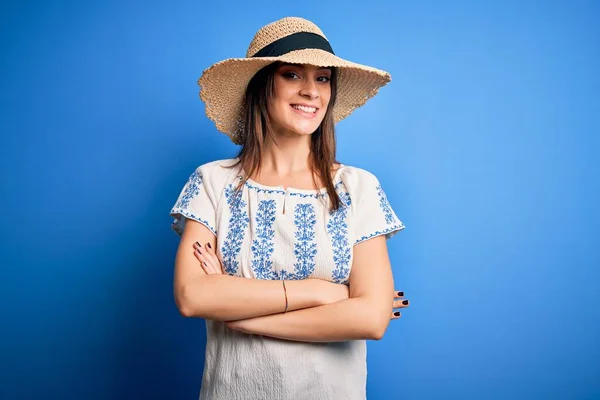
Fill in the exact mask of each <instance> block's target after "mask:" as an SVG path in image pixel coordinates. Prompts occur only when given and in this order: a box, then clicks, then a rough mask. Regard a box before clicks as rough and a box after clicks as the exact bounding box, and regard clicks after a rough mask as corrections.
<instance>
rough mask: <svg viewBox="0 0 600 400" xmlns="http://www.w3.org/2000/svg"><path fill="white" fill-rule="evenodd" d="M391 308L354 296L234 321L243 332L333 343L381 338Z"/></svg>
mask: <svg viewBox="0 0 600 400" xmlns="http://www.w3.org/2000/svg"><path fill="white" fill-rule="evenodd" d="M390 313H391V307H389V310H388V307H387V306H385V307H382V305H381V302H378V301H376V300H375V301H372V300H370V299H368V298H363V297H356V298H350V299H346V300H342V301H338V302H336V303H332V304H327V305H323V306H319V307H313V308H309V309H304V310H299V311H293V312H288V313H285V314H277V315H270V316H263V317H258V318H252V319H247V320H243V321H236V322H233V323H232V324H231V325H230V326H231V327H232V328H233V329H238V330H241V331H242V332H245V333H251V334H257V335H264V336H271V337H275V338H279V339H285V340H293V341H305V342H336V341H346V340H360V339H372V340H379V339H381V337H383V334H384V332H385V330H386V329H387V326H388V324H389V315H390Z"/></svg>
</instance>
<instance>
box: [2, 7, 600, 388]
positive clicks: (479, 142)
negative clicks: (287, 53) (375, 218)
mask: <svg viewBox="0 0 600 400" xmlns="http://www.w3.org/2000/svg"><path fill="white" fill-rule="evenodd" d="M494 3H495V4H492V2H480V1H459V2H441V1H440V2H431V1H402V2H395V1H388V2H375V3H372V4H371V5H367V3H365V2H362V3H351V2H348V1H341V0H336V1H329V2H322V1H308V0H306V1H303V2H301V3H296V2H266V1H262V2H261V1H254V2H231V1H230V2H228V3H227V4H219V2H200V1H196V2H192V1H187V2H186V1H180V2H171V3H167V2H158V1H150V2H143V3H142V2H134V1H118V2H117V1H103V2H74V1H73V2H68V1H55V2H39V1H38V2H35V1H28V2H17V1H14V2H3V3H2V6H1V9H0V15H1V17H0V43H1V54H2V59H3V61H2V64H1V67H0V72H1V77H0V85H1V96H0V99H1V100H0V101H1V108H0V110H1V113H2V119H1V126H0V129H1V150H0V151H1V154H0V155H1V157H0V159H1V161H0V162H1V171H2V175H1V179H2V196H1V200H0V201H1V206H2V209H3V210H4V212H3V213H2V218H1V221H2V222H1V226H2V231H1V235H2V236H1V244H0V245H1V246H2V248H1V254H0V257H1V258H0V265H1V268H2V279H1V280H0V304H2V306H1V308H0V312H1V315H0V317H1V319H0V321H1V322H0V324H1V328H0V334H1V340H0V360H2V362H1V363H0V368H1V369H2V371H1V374H0V398H2V399H17V398H18V399H21V398H23V399H24V398H61V399H109V398H110V399H117V398H118V399H124V398H128V399H132V398H147V399H166V398H169V399H185V398H196V397H197V393H198V389H199V386H200V379H201V373H202V368H203V355H204V354H203V349H204V339H205V336H204V325H203V322H202V321H201V320H197V319H196V320H192V319H185V318H183V317H181V316H180V315H179V314H178V312H177V309H176V307H175V304H174V302H173V295H172V288H171V282H172V268H173V258H174V255H175V250H176V246H177V243H178V238H177V236H176V235H175V234H174V233H173V232H172V231H171V230H170V223H171V219H170V218H169V216H168V212H169V210H170V208H171V206H172V205H173V204H174V202H175V200H176V197H177V196H178V194H179V191H180V190H181V188H182V187H183V184H184V183H185V180H186V179H187V177H188V176H189V174H190V173H191V172H192V171H193V169H194V168H195V167H196V166H198V165H200V164H202V163H204V162H207V161H211V160H215V159H220V158H228V157H231V156H233V155H234V154H235V151H236V150H237V147H236V146H234V145H233V144H231V143H230V142H229V141H228V139H227V137H226V136H225V135H223V134H221V133H218V132H217V131H216V129H215V128H214V125H213V124H212V123H211V122H210V121H209V120H208V119H207V118H206V117H205V116H204V108H203V104H202V102H201V101H200V100H199V98H198V87H197V85H196V80H197V79H198V78H199V76H200V74H201V73H202V70H203V69H204V68H207V67H208V66H209V65H210V64H212V63H213V62H216V61H219V60H221V59H224V58H228V57H237V56H243V55H244V54H245V51H246V48H247V46H248V44H249V42H250V40H251V38H252V36H253V35H254V33H255V32H256V30H257V29H258V28H260V27H261V26H262V25H264V24H266V23H268V22H271V21H274V20H276V19H279V18H281V17H284V16H289V15H292V16H302V17H305V18H309V19H311V20H313V21H315V22H316V23H317V24H318V25H319V26H320V27H321V28H322V29H323V30H324V32H325V34H326V35H327V36H328V37H329V39H330V40H331V42H332V44H333V47H334V50H335V51H336V53H337V54H338V55H340V56H342V57H344V58H347V59H350V60H354V61H357V62H360V63H364V64H369V65H374V66H377V67H380V68H382V69H386V70H388V71H390V72H391V74H392V77H393V80H392V82H391V83H390V84H389V85H388V86H386V87H385V88H383V89H382V90H381V92H380V94H379V95H378V96H377V97H376V98H374V99H373V100H371V101H370V102H369V103H368V104H367V105H366V106H365V107H363V108H361V109H359V110H358V111H356V112H355V113H354V114H353V115H352V116H351V117H350V118H349V119H347V120H345V121H343V122H341V123H340V124H339V125H338V133H339V152H338V155H339V158H340V160H341V161H342V162H344V163H346V164H352V165H356V166H360V167H363V168H367V169H369V170H370V171H372V172H373V173H375V174H376V175H377V176H378V177H379V178H380V180H381V181H382V183H383V185H384V188H385V189H386V191H387V193H388V197H389V199H390V201H391V203H392V205H393V207H394V209H395V210H396V212H397V214H398V216H399V217H400V218H401V219H402V220H403V222H404V223H405V224H406V227H407V228H406V230H405V231H403V232H402V233H400V234H399V235H397V236H396V237H394V238H393V239H392V240H391V241H390V242H389V245H390V255H391V258H392V262H393V269H394V275H395V281H396V287H397V289H400V290H405V291H406V292H407V297H408V298H409V299H410V300H411V301H412V305H411V307H410V308H409V309H407V310H405V311H404V313H403V317H402V318H401V319H400V320H398V321H393V322H392V323H391V326H390V328H389V330H388V332H387V334H386V336H385V337H384V339H383V340H381V341H379V342H369V356H368V361H369V380H368V395H369V399H391V398H400V399H506V398H509V399H596V398H600V312H599V307H598V303H599V302H600V268H599V267H600V250H599V249H600V233H599V230H598V227H599V226H600V211H599V209H598V204H599V201H598V193H599V189H600V188H599V180H600V179H599V173H600V162H599V161H598V154H597V152H598V150H600V136H599V133H600V132H599V131H600V129H599V128H600V100H599V94H598V93H599V91H600V74H598V71H600V25H599V24H598V17H599V16H600V6H599V5H598V4H599V3H597V2H594V1H571V2H569V1H562V2H559V1H550V2H541V1H539V2H532V1H527V2H523V1H503V2H494Z"/></svg>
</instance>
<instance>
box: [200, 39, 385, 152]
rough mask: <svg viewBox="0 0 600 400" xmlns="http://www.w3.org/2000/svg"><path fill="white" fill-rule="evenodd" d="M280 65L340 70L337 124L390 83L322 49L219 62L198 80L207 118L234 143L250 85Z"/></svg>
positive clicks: (379, 73) (335, 112) (376, 71)
mask: <svg viewBox="0 0 600 400" xmlns="http://www.w3.org/2000/svg"><path fill="white" fill-rule="evenodd" d="M277 61H279V62H285V63H290V64H309V65H314V66H318V67H336V68H337V69H338V76H337V78H338V81H337V98H336V103H335V106H334V108H333V118H334V121H335V122H336V123H337V122H339V121H341V120H342V119H344V118H346V117H347V116H349V115H350V114H351V113H352V112H353V111H354V110H355V109H357V108H358V107H361V106H363V105H364V104H365V103H366V102H367V100H369V99H370V98H371V97H373V96H375V95H376V94H377V92H378V91H379V89H380V88H381V87H382V86H385V85H386V84H387V83H389V82H390V81H391V76H390V74H389V73H387V72H386V71H383V70H380V69H377V68H373V67H369V66H366V65H361V64H357V63H354V62H351V61H347V60H344V59H342V58H340V57H338V56H336V55H334V54H331V53H329V52H326V51H323V50H319V49H304V50H295V51H292V52H289V53H287V54H284V55H282V56H280V57H264V58H230V59H227V60H223V61H220V62H218V63H216V64H214V65H212V66H211V67H209V68H208V69H206V70H205V71H204V72H203V74H202V76H201V77H200V79H198V85H199V86H200V98H201V99H202V101H203V102H204V103H205V106H206V107H205V112H206V116H207V117H208V118H210V119H211V120H212V121H213V122H214V123H215V125H216V126H217V129H218V130H219V131H221V132H223V133H225V134H227V135H228V136H229V137H230V138H231V140H232V141H233V142H234V143H236V144H241V143H242V142H243V138H242V137H241V134H240V132H239V127H240V123H241V121H240V117H241V115H242V113H243V100H244V93H245V91H246V86H247V85H248V82H249V81H250V79H252V77H253V76H254V75H255V74H256V73H257V72H258V71H259V70H261V69H262V68H264V67H266V66H267V65H269V64H271V63H273V62H277Z"/></svg>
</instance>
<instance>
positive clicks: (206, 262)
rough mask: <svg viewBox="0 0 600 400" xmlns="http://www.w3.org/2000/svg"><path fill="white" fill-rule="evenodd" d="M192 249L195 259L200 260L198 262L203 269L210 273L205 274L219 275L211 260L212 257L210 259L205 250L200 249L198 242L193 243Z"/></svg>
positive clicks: (203, 248)
mask: <svg viewBox="0 0 600 400" xmlns="http://www.w3.org/2000/svg"><path fill="white" fill-rule="evenodd" d="M194 249H195V251H194V252H195V254H196V257H197V258H198V259H199V260H200V262H201V263H202V265H203V268H205V269H207V268H208V270H209V271H210V272H207V273H211V274H217V273H219V272H218V271H219V270H218V268H217V266H216V265H215V263H214V261H213V260H212V257H210V255H209V254H208V253H207V250H206V248H205V247H202V245H201V244H200V243H198V242H196V243H194Z"/></svg>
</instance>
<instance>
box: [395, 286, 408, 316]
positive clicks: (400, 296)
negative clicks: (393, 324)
mask: <svg viewBox="0 0 600 400" xmlns="http://www.w3.org/2000/svg"><path fill="white" fill-rule="evenodd" d="M394 299H400V300H394V301H393V303H392V304H393V305H392V308H394V309H396V308H406V307H408V306H409V305H410V302H409V301H408V300H405V299H404V292H398V291H394ZM401 316H402V313H401V312H400V311H395V312H392V316H391V318H390V319H398V318H400V317H401Z"/></svg>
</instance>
